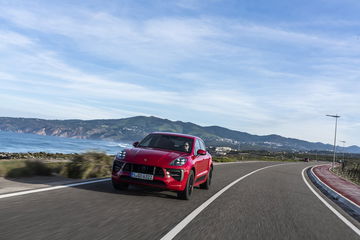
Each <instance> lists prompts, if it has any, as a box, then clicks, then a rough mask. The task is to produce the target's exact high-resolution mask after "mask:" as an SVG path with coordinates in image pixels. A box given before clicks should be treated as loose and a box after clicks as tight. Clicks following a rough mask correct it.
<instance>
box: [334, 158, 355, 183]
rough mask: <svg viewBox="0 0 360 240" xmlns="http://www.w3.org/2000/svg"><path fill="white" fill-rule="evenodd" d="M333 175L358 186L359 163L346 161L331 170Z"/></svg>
mask: <svg viewBox="0 0 360 240" xmlns="http://www.w3.org/2000/svg"><path fill="white" fill-rule="evenodd" d="M332 171H333V172H334V173H335V174H337V175H339V176H340V177H343V178H345V179H348V180H350V181H352V182H354V183H356V184H358V185H360V161H359V160H358V161H356V160H350V161H349V160H346V161H344V162H343V163H342V164H341V166H339V167H336V168H334V169H333V170H332Z"/></svg>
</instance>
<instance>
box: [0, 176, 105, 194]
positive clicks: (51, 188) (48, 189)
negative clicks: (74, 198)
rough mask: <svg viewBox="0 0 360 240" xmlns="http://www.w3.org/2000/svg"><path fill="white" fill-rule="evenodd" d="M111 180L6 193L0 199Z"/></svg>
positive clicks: (103, 180)
mask: <svg viewBox="0 0 360 240" xmlns="http://www.w3.org/2000/svg"><path fill="white" fill-rule="evenodd" d="M110 180H111V179H110V178H102V179H96V180H91V181H86V182H78V183H70V184H65V185H60V186H54V187H45V188H37V189H31V190H25V191H21V192H14V193H5V194H1V195H0V199H3V198H9V197H15V196H21V195H26V194H31V193H38V192H46V191H52V190H57V189H62V188H68V187H76V186H80V185H86V184H92V183H98V182H105V181H110Z"/></svg>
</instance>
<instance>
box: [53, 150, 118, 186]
mask: <svg viewBox="0 0 360 240" xmlns="http://www.w3.org/2000/svg"><path fill="white" fill-rule="evenodd" d="M112 160H113V158H112V157H111V156H108V155H106V154H105V153H98V152H88V153H84V154H81V155H78V156H76V157H75V158H74V159H73V160H72V161H71V162H69V163H67V164H66V165H65V166H64V167H63V168H62V169H61V171H60V175H62V176H64V177H69V178H80V179H87V178H99V177H107V176H109V175H110V169H111V164H112Z"/></svg>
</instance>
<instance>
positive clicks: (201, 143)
mask: <svg viewBox="0 0 360 240" xmlns="http://www.w3.org/2000/svg"><path fill="white" fill-rule="evenodd" d="M199 142H200V148H201V149H202V150H205V151H206V147H205V143H204V142H203V141H202V140H200V141H199Z"/></svg>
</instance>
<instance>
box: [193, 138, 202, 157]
mask: <svg viewBox="0 0 360 240" xmlns="http://www.w3.org/2000/svg"><path fill="white" fill-rule="evenodd" d="M199 149H201V145H200V142H199V140H198V139H196V142H195V149H194V154H195V155H197V151H198V150H199Z"/></svg>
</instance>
